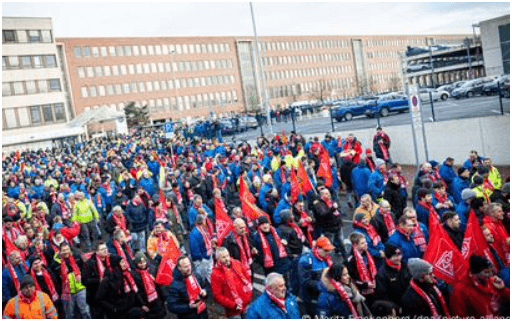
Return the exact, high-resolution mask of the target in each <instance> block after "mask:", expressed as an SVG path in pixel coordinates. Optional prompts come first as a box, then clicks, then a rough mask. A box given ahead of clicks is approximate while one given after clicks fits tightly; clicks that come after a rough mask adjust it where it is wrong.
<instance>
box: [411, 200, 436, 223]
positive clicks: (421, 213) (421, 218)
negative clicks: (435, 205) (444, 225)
mask: <svg viewBox="0 0 512 321" xmlns="http://www.w3.org/2000/svg"><path fill="white" fill-rule="evenodd" d="M433 201H434V200H433V199H432V202H433ZM415 210H416V215H417V216H418V222H421V223H423V224H425V225H426V226H428V220H429V216H430V212H429V211H428V209H426V208H424V207H423V206H421V205H420V204H417V205H416V208H415ZM436 213H437V210H436Z"/></svg>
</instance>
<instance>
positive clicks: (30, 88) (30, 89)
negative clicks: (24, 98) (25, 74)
mask: <svg viewBox="0 0 512 321" xmlns="http://www.w3.org/2000/svg"><path fill="white" fill-rule="evenodd" d="M25 87H27V95H32V94H37V88H36V82H35V81H34V80H31V81H26V82H25Z"/></svg>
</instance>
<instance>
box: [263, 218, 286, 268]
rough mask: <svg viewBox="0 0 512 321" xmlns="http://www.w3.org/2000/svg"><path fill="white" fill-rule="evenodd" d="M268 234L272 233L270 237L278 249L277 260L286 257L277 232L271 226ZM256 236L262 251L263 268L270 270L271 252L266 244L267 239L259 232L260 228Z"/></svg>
mask: <svg viewBox="0 0 512 321" xmlns="http://www.w3.org/2000/svg"><path fill="white" fill-rule="evenodd" d="M270 233H272V237H273V238H274V240H275V241H276V245H277V248H278V249H279V258H283V257H286V256H287V255H288V254H286V249H285V248H284V246H283V244H281V239H280V238H279V235H277V232H276V230H275V229H274V227H273V226H271V227H270ZM258 234H259V236H260V239H261V248H262V250H263V265H264V267H265V268H271V267H273V266H274V259H273V258H272V251H271V250H270V245H269V244H268V242H267V238H266V237H265V235H264V234H263V232H262V231H261V227H260V226H258Z"/></svg>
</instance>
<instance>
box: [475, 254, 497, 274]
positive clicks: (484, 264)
mask: <svg viewBox="0 0 512 321" xmlns="http://www.w3.org/2000/svg"><path fill="white" fill-rule="evenodd" d="M492 267H493V266H492V263H491V261H489V260H488V259H487V258H486V257H484V256H480V255H471V256H470V257H469V269H470V271H471V274H478V273H480V272H482V271H483V270H485V269H492Z"/></svg>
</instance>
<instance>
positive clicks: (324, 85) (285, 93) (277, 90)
mask: <svg viewBox="0 0 512 321" xmlns="http://www.w3.org/2000/svg"><path fill="white" fill-rule="evenodd" d="M354 82H355V80H354V78H338V79H329V80H325V81H310V82H305V83H300V84H297V85H288V86H274V87H269V90H268V93H269V98H280V97H291V96H297V95H301V94H302V93H304V92H316V91H318V90H320V89H324V90H326V89H341V88H350V87H352V86H353V84H354Z"/></svg>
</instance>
